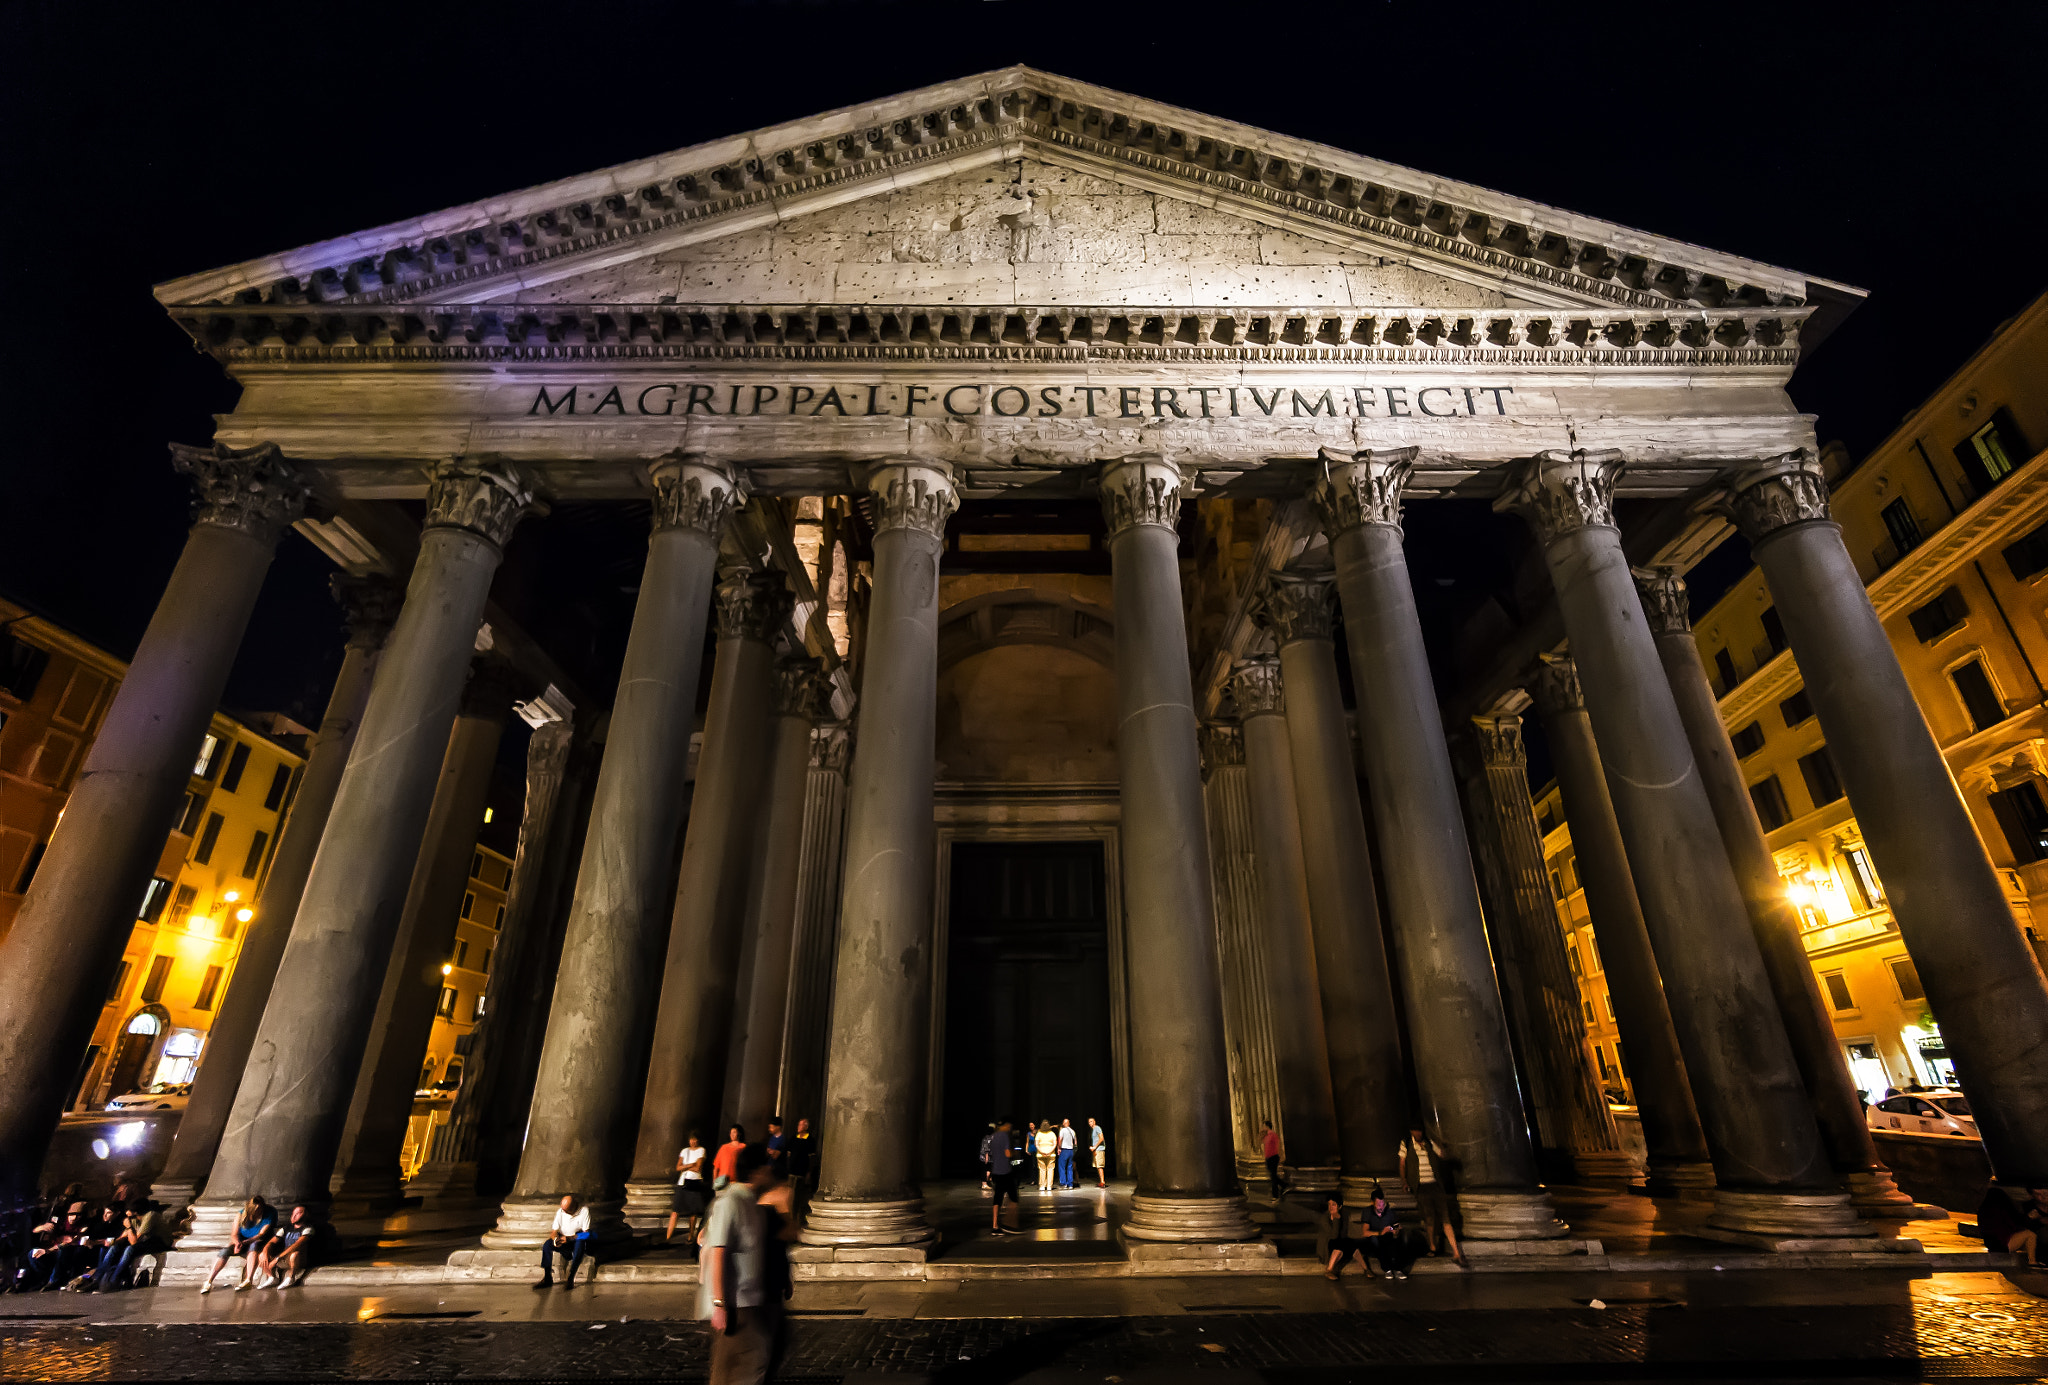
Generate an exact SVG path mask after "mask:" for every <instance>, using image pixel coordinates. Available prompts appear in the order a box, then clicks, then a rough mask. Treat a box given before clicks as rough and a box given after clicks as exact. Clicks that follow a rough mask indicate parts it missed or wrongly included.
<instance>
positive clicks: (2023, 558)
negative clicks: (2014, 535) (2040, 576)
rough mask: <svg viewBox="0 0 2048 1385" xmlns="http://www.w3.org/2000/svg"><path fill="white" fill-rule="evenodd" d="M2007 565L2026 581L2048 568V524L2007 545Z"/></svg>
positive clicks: (2021, 579)
mask: <svg viewBox="0 0 2048 1385" xmlns="http://www.w3.org/2000/svg"><path fill="white" fill-rule="evenodd" d="M2004 554H2005V565H2006V566H2007V567H2009V568H2011V569H2012V575H2013V576H2014V577H2016V578H2018V579H2019V580H2020V581H2022V582H2024V581H2026V580H2027V579H2028V578H2029V577H2032V576H2033V575H2034V574H2035V573H2037V572H2039V571H2041V570H2042V569H2043V568H2048V524H2043V525H2041V526H2040V527H2039V528H2037V529H2034V530H2033V531H2031V532H2030V533H2028V534H2026V535H2025V536H2024V537H2022V538H2020V539H2019V540H2017V541H2016V542H2014V543H2009V544H2007V545H2006V546H2005V549H2004Z"/></svg>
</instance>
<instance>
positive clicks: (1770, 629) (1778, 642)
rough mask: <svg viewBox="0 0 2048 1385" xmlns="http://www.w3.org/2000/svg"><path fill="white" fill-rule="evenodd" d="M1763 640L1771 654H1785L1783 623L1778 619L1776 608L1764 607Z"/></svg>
mask: <svg viewBox="0 0 2048 1385" xmlns="http://www.w3.org/2000/svg"><path fill="white" fill-rule="evenodd" d="M1763 622H1764V639H1765V641H1766V642H1767V643H1769V645H1770V646H1771V653H1773V654H1783V653H1784V652H1785V622H1784V621H1782V620H1779V619H1778V608H1777V607H1776V606H1766V607H1764V614H1763Z"/></svg>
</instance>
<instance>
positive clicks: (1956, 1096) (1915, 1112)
mask: <svg viewBox="0 0 2048 1385" xmlns="http://www.w3.org/2000/svg"><path fill="white" fill-rule="evenodd" d="M1864 1118H1865V1119H1866V1120H1867V1121H1868V1122H1869V1123H1870V1128H1871V1129H1872V1130H1900V1131H1905V1132H1906V1133H1908V1134H1913V1135H1961V1136H1965V1137H1967V1138H1969V1139H1972V1140H1974V1139H1976V1138H1977V1121H1976V1118H1975V1117H1974V1116H1972V1115H1971V1114H1970V1099H1969V1098H1968V1097H1966V1096H1964V1095H1963V1094H1962V1093H1961V1092H1959V1091H1957V1090H1956V1089H1955V1088H1953V1087H1929V1088H1928V1089H1927V1090H1926V1091H1922V1092H1901V1093H1899V1095H1897V1096H1894V1097H1886V1098H1885V1099H1884V1100H1883V1101H1880V1102H1877V1103H1875V1104H1874V1105H1871V1106H1869V1107H1867V1108H1865V1111H1864Z"/></svg>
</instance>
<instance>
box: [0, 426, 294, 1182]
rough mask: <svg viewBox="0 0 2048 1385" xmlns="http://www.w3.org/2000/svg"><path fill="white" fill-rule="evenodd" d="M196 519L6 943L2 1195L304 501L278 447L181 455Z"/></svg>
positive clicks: (67, 1068) (124, 938) (58, 1096)
mask: <svg viewBox="0 0 2048 1385" xmlns="http://www.w3.org/2000/svg"><path fill="white" fill-rule="evenodd" d="M171 463H172V465H173V466H174V467H176V468H177V469H178V470H179V471H181V472H184V473H185V474H186V475H188V476H190V477H191V478H192V480H193V484H194V486H195V487H196V488H197V490H198V492H199V498H200V509H199V517H198V519H197V521H196V522H195V523H194V524H193V526H192V531H191V533H190V534H189V535H188V536H187V537H186V539H185V550H184V552H183V553H182V554H180V555H179V558H178V565H177V567H176V568H174V569H173V570H172V572H171V580H170V582H169V583H168V584H167V585H166V586H165V588H164V594H163V597H162V599H161V600H159V601H158V602H157V608H156V614H155V615H153V616H152V617H151V618H150V622H149V629H148V630H146V631H145V632H144V633H143V636H142V643H141V644H140V645H139V646H138V647H137V648H136V651H135V659H134V661H133V662H132V663H131V664H129V666H128V673H127V676H126V677H124V678H123V679H122V680H121V687H120V690H119V691H118V692H116V693H115V694H114V700H113V704H112V705H111V706H109V707H108V709H107V714H106V716H105V718H104V719H103V720H102V721H101V723H100V729H99V733H98V735H97V736H95V737H94V739H93V743H92V749H91V750H89V751H88V752H87V753H86V757H85V764H84V767H83V768H82V769H81V770H80V771H79V774H78V779H77V782H76V783H75V784H74V785H73V786H72V789H71V794H70V797H69V798H68V799H67V800H66V802H65V805H64V815H63V820H62V821H61V822H60V823H59V824H58V826H57V830H56V831H55V833H53V834H52V836H51V838H50V844H49V847H48V848H47V850H46V851H45V852H44V854H43V860H42V864H41V865H40V866H38V867H37V868H36V877H35V881H34V883H33V884H31V885H30V886H29V890H28V897H27V898H26V899H24V900H23V901H22V906H21V912H20V914H19V915H17V916H16V918H15V921H14V926H13V928H11V929H10V930H9V931H8V934H7V938H6V941H5V942H4V943H0V1072H4V1073H5V1074H6V1080H5V1081H4V1082H0V1195H4V1196H7V1197H16V1196H18V1197H20V1198H21V1199H23V1200H33V1199H34V1197H35V1195H36V1185H37V1180H38V1178H39V1176H40V1175H41V1173H42V1167H43V1155H44V1153H45V1151H46V1150H47V1148H48V1146H49V1143H50V1136H51V1134H52V1133H53V1132H54V1131H55V1130H56V1128H57V1121H58V1119H59V1118H60V1117H61V1116H62V1114H63V1111H64V1097H65V1094H66V1092H67V1090H68V1089H69V1087H70V1084H71V1082H72V1080H73V1079H74V1078H75V1077H76V1076H77V1074H78V1060H79V1055H80V1054H82V1053H84V1052H85V1046H86V1041H87V1040H88V1039H89V1038H91V1036H92V1029H93V1026H94V1025H95V1024H97V1023H98V1022H99V1016H100V1010H101V1008H102V1003H103V1002H104V1001H105V1000H106V997H107V991H108V988H109V987H110V986H111V985H112V984H113V980H114V971H115V968H116V967H118V966H119V965H120V961H121V953H122V950H123V949H125V948H126V947H127V946H128V937H129V934H130V933H132V932H133V931H134V928H135V917H136V910H137V909H138V908H139V907H140V906H141V902H142V895H143V891H144V890H145V889H146V888H147V887H148V885H149V881H150V877H151V876H152V875H153V874H154V873H155V870H156V864H157V861H158V859H159V858H160V857H161V856H162V855H163V850H164V838H165V837H166V836H167V835H169V833H170V830H171V828H172V826H173V825H174V824H175V822H176V820H177V812H178V805H179V802H180V801H181V799H182V798H183V797H184V793H185V789H186V786H187V785H188V784H190V783H191V779H192V762H193V759H194V758H195V757H196V756H197V755H198V753H199V744H200V738H201V737H203V736H204V735H205V734H206V728H207V725H208V724H209V723H210V722H211V720H212V718H213V714H214V712H215V710H217V709H218V707H219V705H220V694H221V689H222V688H224V687H225V686H226V685H227V677H228V670H229V668H230V666H231V665H232V664H233V663H234V659H235V651H236V650H237V649H239V648H240V647H241V643H242V632H243V631H244V630H245V629H246V628H247V627H248V624H249V612H250V611H251V610H252V609H253V608H254V606H255V604H256V594H257V592H258V591H259V590H260V589H261V587H262V585H263V576H264V574H265V573H266V572H268V571H269V570H270V560H271V557H272V556H273V555H274V554H275V553H276V551H277V542H278V539H279V538H280V537H282V536H283V534H284V531H285V530H286V529H287V528H289V527H290V526H291V525H292V523H293V522H294V521H296V520H297V519H298V517H299V513H300V510H301V509H302V508H303V506H304V504H305V490H304V488H303V486H302V485H301V484H300V481H299V477H298V473H297V471H296V470H295V469H294V468H293V466H292V465H291V463H289V462H287V461H285V459H284V457H283V455H282V454H280V453H279V452H278V450H277V448H276V447H274V446H271V445H269V444H265V445H264V446H261V447H255V448H251V449H249V450H248V451H244V452H236V451H231V450H230V449H228V448H225V447H216V448H214V449H213V450H211V451H207V450H203V449H200V448H196V447H181V446H176V445H174V446H173V447H172V448H171Z"/></svg>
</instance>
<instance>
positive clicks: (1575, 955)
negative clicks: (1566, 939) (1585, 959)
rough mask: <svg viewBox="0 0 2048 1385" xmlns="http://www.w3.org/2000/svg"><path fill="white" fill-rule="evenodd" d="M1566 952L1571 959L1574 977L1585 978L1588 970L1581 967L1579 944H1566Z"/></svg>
mask: <svg viewBox="0 0 2048 1385" xmlns="http://www.w3.org/2000/svg"><path fill="white" fill-rule="evenodd" d="M1565 952H1566V953H1567V954H1568V955H1569V956H1570V958H1571V964H1572V975H1573V976H1584V975H1585V974H1586V969H1585V968H1584V967H1582V966H1580V965H1579V945H1578V944H1577V943H1567V944H1565Z"/></svg>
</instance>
